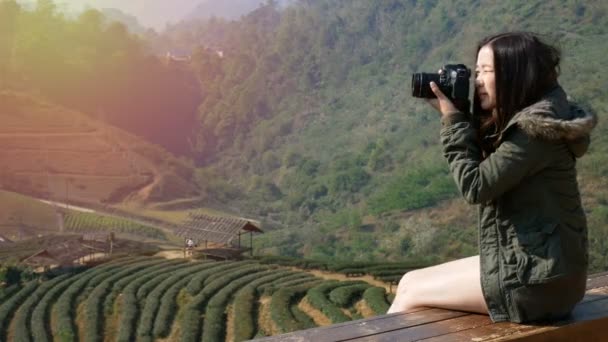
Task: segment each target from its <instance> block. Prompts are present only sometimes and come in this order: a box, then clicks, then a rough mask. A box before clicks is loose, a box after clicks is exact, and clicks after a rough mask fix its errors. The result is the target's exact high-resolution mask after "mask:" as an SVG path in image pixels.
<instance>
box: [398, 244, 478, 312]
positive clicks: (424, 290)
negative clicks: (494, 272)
mask: <svg viewBox="0 0 608 342" xmlns="http://www.w3.org/2000/svg"><path fill="white" fill-rule="evenodd" d="M420 306H430V307H437V308H444V309H453V310H462V311H470V312H478V313H483V314H488V307H487V306H486V302H485V300H484V298H483V294H482V292H481V281H480V275H479V256H478V255H476V256H472V257H468V258H464V259H459V260H454V261H450V262H446V263H444V264H439V265H436V266H431V267H427V268H422V269H419V270H415V271H410V272H408V273H406V274H405V275H404V276H403V278H401V280H400V281H399V286H398V287H397V294H396V297H395V300H394V301H393V304H392V305H391V307H390V309H389V310H388V313H393V312H400V311H405V310H409V309H413V308H416V307H420Z"/></svg>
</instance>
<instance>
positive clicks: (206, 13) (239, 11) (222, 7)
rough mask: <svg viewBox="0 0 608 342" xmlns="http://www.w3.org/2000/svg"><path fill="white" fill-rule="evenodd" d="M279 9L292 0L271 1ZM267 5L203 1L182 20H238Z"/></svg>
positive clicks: (246, 0) (247, 0) (258, 0)
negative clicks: (214, 18)
mask: <svg viewBox="0 0 608 342" xmlns="http://www.w3.org/2000/svg"><path fill="white" fill-rule="evenodd" d="M272 2H273V3H276V4H277V5H278V6H280V7H285V6H287V5H289V4H291V3H293V2H294V0H278V1H272ZM266 3H269V1H268V0H223V1H216V0H203V1H201V2H200V4H199V5H198V6H196V8H194V10H193V11H191V12H190V13H189V14H188V15H186V17H184V19H185V20H186V21H189V20H199V19H208V18H211V17H217V18H222V19H229V20H230V19H238V18H239V17H241V16H242V15H246V14H248V13H251V12H252V11H253V10H255V9H256V8H259V7H260V6H262V5H264V4H266Z"/></svg>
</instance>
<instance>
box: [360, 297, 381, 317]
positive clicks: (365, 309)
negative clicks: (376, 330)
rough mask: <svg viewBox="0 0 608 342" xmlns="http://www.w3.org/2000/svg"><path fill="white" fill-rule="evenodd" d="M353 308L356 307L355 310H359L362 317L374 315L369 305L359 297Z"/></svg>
mask: <svg viewBox="0 0 608 342" xmlns="http://www.w3.org/2000/svg"><path fill="white" fill-rule="evenodd" d="M355 308H356V309H357V312H359V313H360V314H361V316H363V318H369V317H374V316H376V314H375V313H374V311H373V310H372V309H370V308H369V306H368V305H367V302H366V301H365V299H361V300H360V301H358V302H357V303H356V304H355Z"/></svg>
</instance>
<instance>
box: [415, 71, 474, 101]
mask: <svg viewBox="0 0 608 342" xmlns="http://www.w3.org/2000/svg"><path fill="white" fill-rule="evenodd" d="M470 78H471V70H470V69H469V68H467V67H466V66H465V65H464V64H446V65H444V66H443V68H441V69H440V70H439V72H438V73H436V74H431V73H424V72H421V73H415V74H413V75H412V96H414V97H421V98H428V99H432V98H435V97H436V96H435V94H434V93H433V91H432V90H431V85H430V83H431V81H433V82H435V84H437V86H438V87H439V89H441V92H443V93H444V94H445V96H447V97H448V98H450V100H452V101H455V100H456V101H457V102H465V101H466V102H468V99H469V79H470Z"/></svg>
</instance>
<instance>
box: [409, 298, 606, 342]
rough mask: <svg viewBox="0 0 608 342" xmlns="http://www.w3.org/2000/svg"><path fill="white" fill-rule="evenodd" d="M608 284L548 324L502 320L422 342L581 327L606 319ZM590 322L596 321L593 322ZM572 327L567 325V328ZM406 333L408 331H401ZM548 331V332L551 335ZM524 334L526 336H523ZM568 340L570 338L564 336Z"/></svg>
mask: <svg viewBox="0 0 608 342" xmlns="http://www.w3.org/2000/svg"><path fill="white" fill-rule="evenodd" d="M607 294H608V288H607V287H604V288H600V289H594V290H591V291H589V292H588V294H587V295H586V296H585V298H584V299H583V301H582V302H581V303H580V304H578V305H577V306H576V308H575V309H574V311H573V312H572V315H571V316H570V317H568V318H567V319H564V320H562V321H558V322H552V323H551V325H546V326H543V325H539V324H536V325H533V324H517V323H511V322H501V323H495V324H490V325H486V326H483V327H479V328H474V329H468V330H463V331H459V332H456V333H453V334H448V335H443V336H438V337H435V338H430V339H428V340H425V342H445V341H467V342H471V341H475V342H486V341H506V340H513V339H517V340H520V339H521V340H522V341H523V340H525V341H536V339H539V341H541V340H542V339H543V338H544V337H543V336H544V335H545V334H547V333H549V332H550V331H552V330H556V331H562V330H563V331H566V330H564V327H565V326H567V325H572V326H577V327H578V328H577V329H575V331H576V330H581V331H584V330H585V329H586V323H585V322H588V321H594V320H605V319H608V295H607ZM592 325H595V323H593V324H592ZM570 329H573V328H569V329H568V330H570ZM404 333H407V331H404ZM554 334H555V333H550V334H549V335H554ZM604 335H605V336H604V340H608V333H604ZM524 338H525V339H524ZM566 340H567V341H570V339H566Z"/></svg>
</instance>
